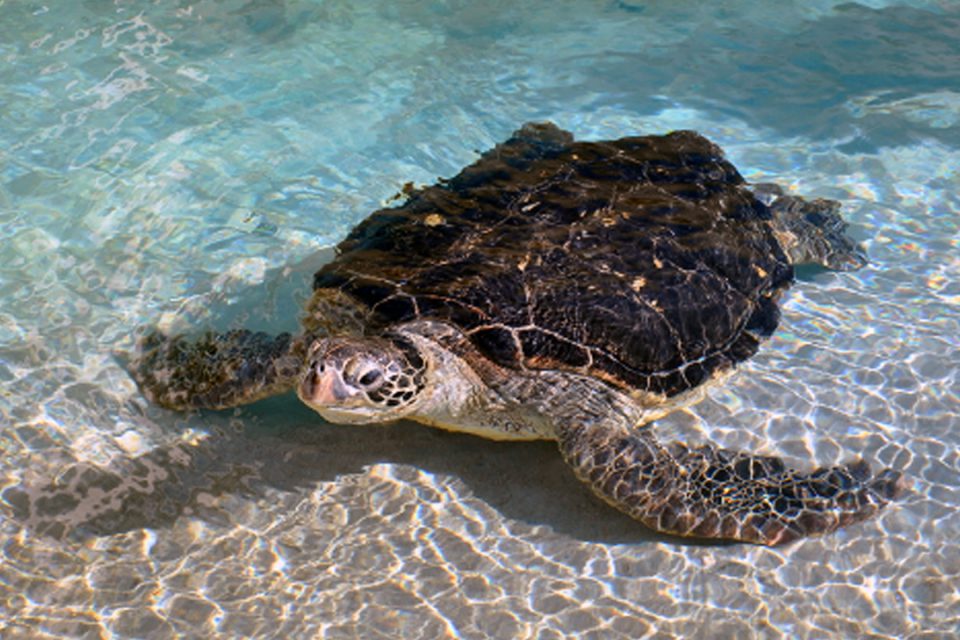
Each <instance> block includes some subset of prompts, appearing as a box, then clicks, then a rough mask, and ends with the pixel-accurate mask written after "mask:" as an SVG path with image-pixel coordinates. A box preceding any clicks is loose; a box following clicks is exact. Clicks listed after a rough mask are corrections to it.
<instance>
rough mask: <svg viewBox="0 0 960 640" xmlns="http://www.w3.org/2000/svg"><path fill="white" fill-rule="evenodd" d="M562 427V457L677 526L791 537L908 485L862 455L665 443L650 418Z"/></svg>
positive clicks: (632, 505)
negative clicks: (814, 461) (790, 460)
mask: <svg viewBox="0 0 960 640" xmlns="http://www.w3.org/2000/svg"><path fill="white" fill-rule="evenodd" d="M559 435H560V450H561V452H562V453H563V456H564V458H565V459H566V460H567V462H568V463H570V465H571V466H572V467H573V468H574V471H575V472H576V474H577V476H578V477H579V478H580V479H581V480H583V481H584V482H586V483H587V484H589V485H590V486H591V487H592V488H593V490H594V492H596V493H597V495H599V496H600V497H601V498H603V499H604V500H606V501H607V502H609V503H610V504H612V505H613V506H615V507H617V508H618V509H620V510H621V511H624V512H626V513H627V514H629V515H631V516H633V517H634V518H636V519H638V520H640V521H641V522H643V523H644V524H645V525H647V526H648V527H650V528H652V529H655V530H657V531H662V532H664V533H671V534H674V535H681V536H694V537H699V538H718V539H728V540H741V541H744V542H753V543H759V544H766V545H771V546H772V545H779V544H784V543H787V542H791V541H793V540H797V539H798V538H803V537H807V536H815V535H822V534H825V533H829V532H831V531H833V530H835V529H837V528H839V527H842V526H845V525H847V524H852V523H854V522H858V521H860V520H864V519H866V518H869V517H870V516H872V515H874V514H875V513H876V512H877V511H879V510H880V509H881V508H882V507H883V506H884V505H886V504H887V502H889V501H890V500H892V499H894V498H895V497H897V495H898V494H899V493H901V492H902V490H903V486H904V480H903V478H902V477H901V475H900V474H899V473H897V472H895V471H892V470H889V469H888V470H886V471H883V472H882V473H880V474H879V475H878V476H871V475H870V471H869V468H868V466H867V464H866V463H864V462H862V461H861V462H855V463H852V464H849V465H846V466H841V467H833V468H824V469H818V470H816V471H813V472H811V473H802V472H797V471H795V470H793V469H789V468H787V467H786V466H785V465H784V463H783V461H782V460H780V459H779V458H774V457H764V456H753V455H750V454H746V453H741V452H735V451H729V450H725V449H718V448H716V447H713V446H709V445H707V446H702V447H697V448H689V447H686V446H684V445H682V444H679V443H672V444H669V445H661V444H660V443H658V442H657V441H656V439H655V438H654V437H653V434H652V432H651V430H650V429H649V428H641V429H637V430H627V429H621V428H618V427H615V426H610V425H602V424H601V425H591V426H589V427H588V426H580V427H571V428H564V429H561V430H560V434H559Z"/></svg>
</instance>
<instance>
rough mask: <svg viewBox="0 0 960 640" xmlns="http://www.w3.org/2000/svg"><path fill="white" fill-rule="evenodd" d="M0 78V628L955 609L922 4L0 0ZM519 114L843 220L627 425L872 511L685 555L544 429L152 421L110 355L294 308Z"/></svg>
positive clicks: (949, 377)
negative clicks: (738, 452)
mask: <svg viewBox="0 0 960 640" xmlns="http://www.w3.org/2000/svg"><path fill="white" fill-rule="evenodd" d="M534 5H537V6H542V7H545V8H543V9H535V8H533V6H534ZM721 5H722V6H721ZM0 60H2V65H0V106H2V114H3V117H2V122H3V124H2V126H0V234H2V244H0V448H2V462H0V488H3V489H4V492H3V494H2V496H3V499H2V501H0V554H2V562H0V629H2V633H0V635H2V636H3V637H4V638H45V637H49V638H53V637H62V636H70V637H77V636H80V637H90V638H97V637H114V638H127V637H149V638H164V637H173V636H175V635H180V636H182V637H198V638H199V637H211V636H216V635H220V636H222V637H252V636H256V637H277V638H301V637H326V638H354V637H361V638H367V637H386V638H437V637H464V638H484V637H498V638H520V637H528V638H567V637H574V636H577V635H579V636H581V637H585V638H620V637H622V638H638V637H649V638H669V637H684V638H751V637H757V638H779V637H791V638H835V637H858V638H939V637H944V638H946V637H953V635H952V634H954V633H955V631H956V629H957V628H958V627H960V594H958V588H960V587H958V585H960V543H958V541H957V538H958V536H957V532H958V531H960V516H958V505H960V457H958V453H957V450H958V444H960V380H958V369H960V339H958V335H960V197H958V195H957V194H958V193H960V174H958V167H960V8H958V6H957V4H956V3H955V2H949V1H947V0H943V1H942V2H936V1H914V2H895V1H880V0H874V1H871V2H864V3H840V2H832V1H828V0H817V1H812V2H811V1H806V2H756V0H753V1H751V2H724V3H701V2H696V3H694V2H689V3H688V2H669V3H667V2H640V1H639V0H632V1H627V0H623V1H619V2H615V1H610V2H607V1H603V0H593V1H588V0H569V1H556V2H551V3H549V4H548V3H515V2H505V1H504V2H499V1H491V2H482V1H474V2H467V1H463V2H458V1H452V0H451V1H450V2H399V1H395V2H388V1H386V0H381V1H371V2H362V3H361V2H319V1H318V2H307V1H301V2H295V1H288V2H284V1H282V0H273V1H259V2H258V1H252V2H243V1H240V0H236V1H231V0H223V1H215V0H205V1H204V0H201V1H198V2H187V1H186V0H184V1H176V2H163V3H159V2H157V3H154V2H147V1H146V0H143V1H140V2H137V1H134V0H116V1H115V2H108V1H107V0H84V1H82V2H80V1H78V2H71V3H66V2H48V3H46V4H44V3H43V2H27V1H22V2H21V1H12V0H6V1H4V0H0ZM542 119H550V120H553V121H555V122H557V123H558V124H559V125H560V126H562V127H564V128H567V129H569V130H571V131H573V132H574V133H575V134H576V135H577V137H579V138H601V137H619V136H622V135H627V134H633V133H638V132H651V133H652V132H662V131H666V130H670V129H677V128H692V129H697V130H699V131H701V132H703V133H704V134H706V135H708V136H709V137H710V138H712V139H714V140H715V141H717V142H718V143H720V144H721V145H722V146H723V147H724V148H725V149H726V150H727V152H728V155H729V156H730V158H731V159H732V160H733V161H734V163H735V164H736V165H737V166H738V167H739V168H740V170H741V172H742V173H743V174H744V175H745V176H746V177H747V178H748V179H749V180H753V181H758V182H770V181H774V182H778V183H780V184H781V185H783V186H784V187H785V188H787V189H788V190H790V191H792V192H796V193H802V194H809V195H815V196H823V197H831V198H835V199H838V200H840V201H842V202H843V203H844V212H845V216H846V217H847V219H848V220H849V221H850V222H851V223H852V232H853V234H854V235H856V236H857V237H858V238H859V239H861V240H862V241H863V242H864V244H865V245H866V247H867V249H868V252H869V254H870V257H871V261H872V262H871V265H870V266H869V267H867V268H866V269H864V270H862V271H860V272H857V273H854V274H830V273H817V274H811V275H809V276H804V277H803V278H802V279H801V280H800V282H798V284H797V285H796V286H795V287H794V288H793V289H792V291H791V293H790V295H789V298H788V301H787V303H786V305H785V313H784V322H783V324H782V326H781V329H780V331H779V332H778V333H777V335H776V336H775V337H774V338H773V339H772V340H771V341H770V342H769V343H768V344H766V345H765V348H764V349H763V350H762V351H761V354H760V356H758V357H757V358H756V359H755V360H753V361H751V362H750V363H749V364H748V365H747V366H745V367H743V371H742V372H741V373H740V375H738V376H737V377H736V378H734V380H733V381H732V382H731V383H730V384H728V385H727V386H726V387H725V388H724V389H722V390H717V391H714V392H712V393H711V394H710V396H709V397H708V399H706V400H705V401H704V402H702V403H700V404H698V405H697V406H695V407H694V408H692V409H691V410H687V411H683V412H679V413H677V414H674V415H671V416H669V417H668V418H666V419H664V420H662V421H661V424H660V425H659V429H660V430H661V431H662V432H663V433H664V435H665V436H671V435H672V436H673V437H678V438H683V439H686V440H690V441H695V440H697V439H711V440H715V441H718V442H720V443H722V444H723V445H725V446H729V447H740V448H748V449H751V450H756V451H765V452H768V453H776V454H779V455H783V456H787V457H789V458H790V459H791V460H793V461H796V462H797V463H798V464H804V465H812V464H813V463H814V462H817V463H819V464H830V463H835V462H838V461H840V460H844V459H848V458H850V457H852V456H855V455H863V456H864V457H866V458H867V459H869V460H871V461H873V463H874V464H875V466H893V467H897V468H899V469H902V470H903V471H904V472H905V473H906V474H907V475H908V476H909V477H910V479H911V481H912V484H913V488H912V490H911V491H910V492H909V494H908V495H907V496H906V497H905V498H904V499H903V500H901V501H900V502H898V503H897V504H895V505H892V506H891V507H890V508H888V509H887V510H886V511H885V512H884V513H883V514H882V515H881V517H879V518H877V519H875V520H872V521H869V522H866V523H863V524H860V525H856V526H852V527H849V528H847V529H844V530H842V531H840V532H838V533H836V534H833V535H830V536H827V537H825V538H821V539H813V540H808V541H803V542H800V543H798V544H795V545H792V546H789V547H786V548H783V549H775V550H770V549H762V548H755V547H748V546H743V545H725V546H697V545H689V544H684V543H682V542H680V541H677V540H676V539H671V538H666V537H661V536H656V535H654V534H652V533H650V532H647V531H645V530H643V528H642V527H640V526H639V525H637V524H636V523H634V522H632V521H631V520H629V519H628V518H626V517H624V516H621V515H619V514H617V513H616V512H615V511H613V510H612V509H609V508H608V507H606V506H604V505H602V504H599V503H598V502H597V501H595V500H594V499H593V498H592V497H591V496H590V494H589V492H588V491H587V490H586V489H584V488H583V487H581V486H580V485H579V483H578V482H577V481H576V480H574V479H573V477H572V475H571V474H570V473H569V472H568V471H567V470H566V468H565V466H564V464H563V462H562V461H561V460H560V457H559V455H557V453H556V451H555V447H554V446H553V445H551V444H549V443H531V444H509V443H493V442H487V441H484V440H479V439H476V438H471V437H469V436H462V435H454V434H448V433H441V432H436V431H433V430H430V429H427V428H423V427H418V426H414V425H410V424H400V425H396V426H391V427H387V428H367V429H363V428H356V427H354V428H349V427H336V426H330V425H325V424H323V423H322V422H321V421H320V420H319V418H318V416H316V415H314V414H312V413H311V412H310V411H309V410H307V409H305V408H302V407H301V406H300V405H299V404H298V403H297V402H296V400H295V399H294V398H292V397H285V398H276V399H271V400H268V401H265V402H262V403H259V404H257V405H254V406H252V407H249V408H245V409H243V410H239V411H235V412H225V413H200V414H193V415H177V414H173V413H170V412H166V411H163V410H160V409H157V408H155V407H152V406H149V405H148V404H147V403H146V402H145V400H144V399H143V397H142V396H141V395H140V393H139V392H138V390H137V389H136V387H135V385H134V384H133V382H132V381H131V379H130V378H129V376H128V375H127V373H126V372H125V370H124V368H123V366H122V363H121V361H120V359H119V358H118V357H117V352H118V351H122V350H124V349H128V348H130V346H131V344H132V340H133V334H134V331H135V330H136V329H138V328H139V327H141V326H143V325H157V324H159V325H160V326H162V327H164V328H167V329H170V330H178V329H181V330H186V329H189V328H193V327H198V326H204V325H212V326H229V325H231V324H236V323H243V324H245V325H248V326H253V327H257V328H264V329H270V330H276V331H279V330H283V329H291V328H293V327H295V326H296V317H297V308H298V304H299V303H300V302H302V301H303V299H304V298H305V296H306V293H307V289H308V286H307V281H308V279H309V275H310V273H311V272H312V270H313V269H314V268H316V266H317V265H318V264H322V263H323V261H324V260H326V259H328V258H329V255H330V253H329V247H330V246H332V245H333V244H334V243H335V242H336V241H337V240H338V239H339V238H341V237H342V236H343V235H344V234H345V233H346V232H347V230H348V229H349V228H350V227H351V226H352V225H353V224H355V223H356V222H358V221H359V220H361V219H362V218H363V217H364V216H365V215H366V214H367V213H368V212H370V211H371V210H373V209H374V208H376V207H379V206H381V205H382V204H383V203H384V201H385V200H387V199H388V198H389V197H390V196H391V195H393V194H395V193H396V192H398V191H399V190H400V189H401V187H402V185H403V184H404V183H405V182H407V181H414V182H420V183H428V182H432V181H433V180H435V178H436V177H437V176H450V175H453V174H454V173H456V172H457V171H458V170H459V168H460V167H462V166H463V165H465V164H467V163H469V162H471V161H472V160H473V159H475V158H476V152H477V151H478V150H483V149H486V148H488V147H490V146H492V145H493V144H495V143H496V142H498V141H499V140H501V139H503V138H504V137H505V136H506V135H508V134H509V133H510V132H511V131H512V130H513V129H515V128H516V127H517V126H518V125H519V124H520V123H522V122H524V121H527V120H542Z"/></svg>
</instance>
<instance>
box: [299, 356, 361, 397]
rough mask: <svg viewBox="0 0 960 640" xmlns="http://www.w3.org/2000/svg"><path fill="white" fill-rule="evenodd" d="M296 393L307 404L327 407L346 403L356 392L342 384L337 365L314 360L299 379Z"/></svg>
mask: <svg viewBox="0 0 960 640" xmlns="http://www.w3.org/2000/svg"><path fill="white" fill-rule="evenodd" d="M297 395H299V396H300V398H301V399H302V400H303V401H304V402H305V403H307V404H308V405H311V406H314V407H329V406H338V405H342V404H344V403H346V402H347V401H348V400H349V399H350V398H351V397H352V396H354V395H356V392H355V391H354V390H352V389H350V388H349V387H347V385H346V384H344V382H343V378H341V377H340V372H339V370H338V369H337V367H330V366H326V367H325V366H323V363H322V362H315V363H313V364H312V365H311V366H310V368H309V370H308V371H307V373H306V374H305V375H304V376H303V378H302V379H301V381H300V386H299V388H298V389H297Z"/></svg>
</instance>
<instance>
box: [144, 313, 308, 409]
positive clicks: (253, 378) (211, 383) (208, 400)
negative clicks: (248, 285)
mask: <svg viewBox="0 0 960 640" xmlns="http://www.w3.org/2000/svg"><path fill="white" fill-rule="evenodd" d="M299 345H300V340H298V339H297V338H295V337H293V336H292V335H290V334H289V333H283V334H280V335H279V336H272V335H269V334H266V333H260V332H253V331H247V330H243V329H238V330H234V331H228V332H226V333H212V332H211V333H206V334H204V335H203V336H202V337H200V339H198V340H196V341H190V340H188V339H186V338H184V337H183V336H176V337H173V338H168V337H166V336H164V335H163V334H161V333H158V332H153V333H150V334H148V335H146V336H145V337H143V338H142V339H141V340H140V341H139V343H138V345H137V346H138V350H137V353H136V355H135V357H134V358H133V360H132V362H131V363H130V371H131V374H132V375H133V377H134V379H135V380H136V381H137V384H138V385H140V388H141V390H142V391H143V393H144V395H145V396H147V398H148V399H149V400H151V401H153V402H155V403H157V404H159V405H161V406H163V407H166V408H168V409H175V410H179V411H184V410H189V409H225V408H228V407H235V406H238V405H242V404H248V403H250V402H254V401H255V400H259V399H261V398H265V397H267V396H271V395H276V394H278V393H283V392H284V391H287V390H288V389H291V388H292V387H293V385H294V383H295V382H296V379H297V376H298V374H299V370H300V366H301V364H302V362H303V355H302V354H301V353H300V352H299V351H300V349H299Z"/></svg>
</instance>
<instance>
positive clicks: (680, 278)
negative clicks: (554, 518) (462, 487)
mask: <svg viewBox="0 0 960 640" xmlns="http://www.w3.org/2000/svg"><path fill="white" fill-rule="evenodd" d="M406 191H407V193H406V195H407V199H406V201H405V202H404V203H403V204H400V205H399V206H395V207H392V208H384V209H380V210H379V211H376V212H374V213H373V214H371V215H370V216H369V217H368V218H366V219H365V220H364V221H363V222H361V223H360V224H359V225H358V226H357V227H356V228H354V229H353V231H352V232H351V233H350V234H349V235H348V236H347V238H346V239H345V240H343V241H342V242H341V243H340V244H339V246H338V247H337V254H336V258H335V259H334V260H333V261H332V262H330V263H329V264H327V265H326V266H324V267H323V268H322V269H320V271H318V272H317V273H316V275H315V277H314V281H313V286H314V291H313V295H312V297H311V298H310V300H309V302H308V304H307V306H306V314H305V317H304V318H303V320H302V331H301V332H300V333H299V334H297V335H291V334H283V335H279V336H270V335H267V334H264V333H255V332H251V331H247V330H233V331H229V332H225V333H219V334H216V333H207V334H206V335H204V336H203V337H201V338H200V339H199V340H197V341H193V342H191V341H189V340H187V339H186V338H183V337H173V338H168V337H166V336H164V335H162V334H160V333H156V332H153V333H151V334H150V335H148V336H147V337H145V338H144V339H142V340H141V345H140V350H139V355H137V356H136V358H135V360H134V362H133V363H132V365H133V366H132V369H133V375H134V377H135V378H136V380H137V381H138V382H139V384H140V386H141V388H142V389H143V391H144V393H145V394H146V396H147V397H148V398H149V399H151V400H153V401H154V402H156V403H158V404H160V405H162V406H164V407H168V408H171V409H177V410H189V409H196V408H210V409H222V408H226V407H234V406H237V405H241V404H245V403H249V402H253V401H254V400H257V399H260V398H263V397H266V396H270V395H273V394H277V393H281V392H284V391H287V390H290V389H294V388H295V389H296V392H297V394H298V395H299V397H300V399H301V400H302V401H303V402H305V403H306V404H307V405H308V406H310V407H311V408H312V409H314V410H316V411H317V412H319V413H320V415H321V416H323V417H324V418H325V419H327V420H329V421H330V422H334V423H349V424H358V423H383V422H388V421H393V420H398V419H401V418H407V419H411V420H415V421H418V422H421V423H425V424H428V425H432V426H436V427H442V428H445V429H450V430H455V431H464V432H468V433H473V434H477V435H480V436H485V437H488V438H496V439H502V440H528V439H540V438H545V439H552V440H556V441H558V442H559V446H560V452H561V454H562V455H563V457H564V459H565V460H566V461H567V462H568V463H569V464H570V466H571V467H572V468H573V471H574V472H575V473H576V475H577V476H578V477H579V478H580V479H581V480H583V481H584V482H586V483H587V484H588V485H590V486H591V487H592V488H593V490H594V491H595V492H596V493H597V494H598V495H599V496H600V497H601V498H603V499H604V500H606V501H607V502H609V503H610V504H612V505H613V506H615V507H617V508H619V509H621V510H623V511H625V512H626V513H628V514H629V515H631V516H633V517H634V518H636V519H638V520H640V521H641V522H642V523H643V524H645V525H647V526H648V527H651V528H653V529H656V530H659V531H663V532H669V533H672V534H678V535H681V536H696V537H701V538H725V539H735V540H743V541H749V542H754V543H761V544H768V545H776V544H782V543H785V542H789V541H791V540H795V539H797V538H800V537H803V536H808V535H815V534H823V533H826V532H829V531H832V530H834V529H836V528H837V527H840V526H843V525H845V524H848V523H851V522H855V521H858V520H862V519H864V518H866V517H869V516H870V515H872V514H874V513H875V512H876V511H877V510H878V509H880V508H881V507H882V506H884V505H885V504H886V503H887V502H888V501H889V500H891V499H893V498H894V497H895V496H896V495H897V494H898V493H899V492H900V491H901V489H902V486H903V483H904V481H903V479H902V478H901V475H900V474H899V473H897V472H895V471H893V470H889V469H888V470H885V471H883V472H882V473H880V474H879V475H877V476H872V475H871V473H870V470H869V467H868V465H867V464H866V463H865V462H863V461H856V462H853V463H850V464H847V465H845V466H839V467H833V468H822V469H818V470H816V471H813V472H809V473H805V472H800V471H797V470H794V469H791V468H789V467H787V466H786V465H785V464H784V462H783V461H781V460H780V459H779V458H775V457H768V456H756V455H751V454H747V453H742V452H736V451H730V450H725V449H720V448H717V447H715V446H711V445H702V446H696V447H691V446H687V445H684V444H681V443H666V444H665V443H661V442H659V441H658V440H657V438H656V436H655V434H654V430H653V429H652V428H651V427H650V426H649V425H648V423H650V422H651V421H652V420H655V419H657V418H659V417H660V416H663V415H664V414H666V413H668V412H669V411H672V410H674V409H676V408H677V407H680V406H685V405H688V404H689V403H691V402H692V401H694V400H696V399H697V398H698V397H700V396H701V395H702V394H701V393H700V392H701V391H702V389H703V388H704V387H705V386H707V383H710V382H714V381H718V380H721V379H723V378H725V377H726V374H728V373H729V372H730V371H731V370H732V369H733V368H734V366H735V365H736V364H737V363H738V362H741V361H743V360H744V359H746V358H749V357H750V356H752V355H753V354H754V353H755V352H756V350H757V346H758V343H759V341H760V340H761V339H762V338H764V337H765V336H768V335H769V334H770V333H771V332H772V331H773V330H774V328H775V327H776V326H777V323H778V320H779V310H778V299H779V298H780V295H781V293H782V292H783V291H784V290H785V289H786V288H787V287H788V286H789V285H790V283H791V281H792V279H793V267H792V265H794V264H797V263H804V262H813V263H819V264H821V265H823V266H825V267H827V268H831V269H842V270H847V269H853V268H857V267H859V266H861V265H862V264H864V262H865V258H864V254H863V253H862V251H861V249H860V248H859V247H858V245H857V244H856V243H855V242H854V241H852V240H851V239H850V238H849V237H847V236H846V235H845V233H844V231H845V228H846V224H845V223H844V222H843V220H842V219H841V218H840V216H839V215H838V214H837V208H838V205H837V203H835V202H832V201H829V200H820V199H818V200H804V199H801V198H799V197H795V196H790V195H784V194H782V193H781V192H780V191H779V190H777V189H775V188H771V187H764V188H758V189H754V190H751V189H750V188H748V187H747V186H746V185H745V183H744V180H743V178H742V177H741V176H740V175H739V174H738V173H737V171H736V169H735V168H734V167H733V166H732V165H731V164H730V163H729V162H727V161H726V160H725V159H724V156H723V153H722V151H721V150H720V148H719V147H717V146H716V145H714V144H713V143H711V142H710V141H709V140H707V139H706V138H704V137H702V136H700V135H698V134H697V133H694V132H691V131H677V132H673V133H669V134H667V135H662V136H652V135H651V136H643V137H627V138H622V139H619V140H611V141H601V142H574V140H573V136H572V135H571V134H570V133H568V132H566V131H563V130H561V129H559V128H558V127H556V126H554V125H552V124H549V123H543V124H527V125H525V126H523V127H522V128H521V129H520V130H518V131H516V132H515V133H514V134H513V135H512V137H510V139H508V140H507V141H506V142H504V143H502V144H499V145H497V146H496V147H495V148H493V149H492V150H490V151H488V152H486V153H484V154H483V155H482V156H481V157H480V158H479V160H477V162H475V163H474V164H472V165H470V166H469V167H467V168H465V169H463V170H462V171H461V172H460V173H459V174H458V175H457V176H456V177H454V178H452V179H449V180H440V181H439V183H438V184H436V185H433V186H429V187H424V188H419V189H413V188H408V189H407V190H406Z"/></svg>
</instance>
